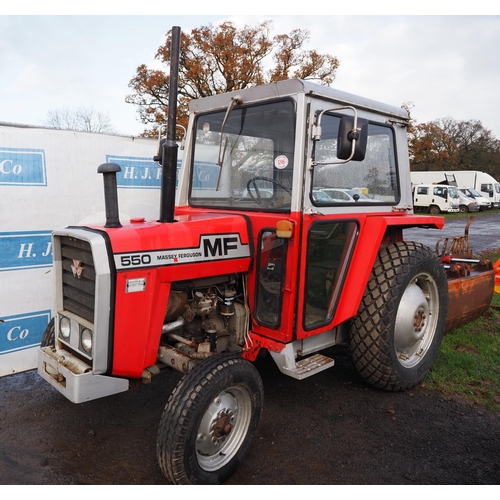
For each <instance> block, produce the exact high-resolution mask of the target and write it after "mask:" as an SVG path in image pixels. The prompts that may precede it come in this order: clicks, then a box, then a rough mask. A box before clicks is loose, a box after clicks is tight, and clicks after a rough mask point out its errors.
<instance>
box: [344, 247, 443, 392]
mask: <svg viewBox="0 0 500 500" xmlns="http://www.w3.org/2000/svg"><path fill="white" fill-rule="evenodd" d="M447 313H448V284H447V279H446V275H445V272H444V268H443V265H442V264H441V262H440V260H439V259H438V258H437V257H436V256H435V254H434V253H433V252H432V250H431V249H430V248H428V247H427V246H425V245H422V244H420V243H415V242H399V243H395V244H391V245H388V246H387V247H385V248H382V249H381V250H380V251H379V254H378V256H377V259H376V261H375V265H374V268H373V270H372V274H371V276H370V280H369V282H368V285H367V287H366V290H365V293H364V296H363V300H362V302H361V304H360V307H359V310H358V314H357V316H356V317H355V318H354V319H353V321H352V323H351V350H352V353H353V359H354V363H355V365H356V368H357V370H358V372H359V373H360V375H361V376H362V377H363V378H364V379H365V380H366V381H367V382H368V383H370V384H371V385H373V386H375V387H378V388H380V389H385V390H389V391H401V390H405V389H409V388H410V387H413V386H415V385H416V384H418V383H419V382H421V381H422V380H423V378H424V377H425V375H426V374H427V373H428V371H429V370H430V368H431V366H432V364H433V363H434V360H435V358H436V356H437V353H438V350H439V346H440V345H441V340H442V337H443V333H444V329H445V325H446V317H447Z"/></svg>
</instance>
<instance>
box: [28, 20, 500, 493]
mask: <svg viewBox="0 0 500 500" xmlns="http://www.w3.org/2000/svg"><path fill="white" fill-rule="evenodd" d="M172 33H173V37H172V47H173V50H172V52H173V53H174V54H175V53H176V52H177V54H178V50H179V49H178V47H179V37H180V30H179V29H178V28H176V27H175V28H174V29H173V30H172ZM177 71H178V57H177V58H176V57H173V59H172V63H171V77H170V78H171V80H170V81H171V95H170V106H169V122H168V130H167V137H166V140H164V141H162V143H161V148H160V150H159V154H158V155H157V157H156V160H157V161H158V162H159V163H160V164H161V166H162V172H163V175H162V185H161V206H160V215H159V218H158V220H146V219H144V218H134V219H132V220H130V221H126V222H125V221H120V218H119V208H118V197H117V189H116V172H117V171H118V170H119V169H120V167H119V166H118V165H116V164H113V163H109V164H108V163H105V164H102V165H100V166H99V167H98V172H99V173H100V174H102V175H103V182H104V193H105V207H106V222H105V223H104V224H103V225H93V226H85V227H74V226H72V227H68V228H66V229H64V230H57V231H54V233H53V249H54V270H55V273H54V274H55V305H54V319H53V321H52V322H51V324H50V325H49V327H48V328H47V330H46V332H45V335H44V339H43V341H42V346H41V348H40V351H39V366H38V371H39V374H40V375H41V376H42V377H43V378H44V379H45V380H46V381H48V382H49V383H50V384H51V385H52V386H53V387H55V388H56V389H57V390H58V391H59V392H61V393H62V394H63V395H64V396H66V397H67V398H68V399H69V400H70V401H72V402H74V403H82V402H87V401H90V400H94V399H96V398H102V397H105V396H109V395H112V394H116V393H120V392H122V391H127V390H129V388H130V387H131V386H132V385H137V384H138V383H154V377H155V375H156V374H158V373H160V372H161V371H163V370H170V371H172V370H177V371H179V372H182V373H183V376H182V378H181V379H180V381H179V383H178V385H177V386H176V388H175V390H174V391H173V392H172V394H171V395H170V397H169V399H168V402H167V403H166V406H165V409H164V412H163V416H162V418H161V422H160V425H159V431H158V440H157V455H158V461H159V466H160V468H161V470H162V472H163V473H164V475H165V476H166V478H167V480H168V482H170V483H176V484H177V483H189V484H196V483H201V484H214V483H221V482H223V481H224V480H225V479H227V478H228V476H230V475H231V474H232V473H233V472H234V471H235V469H236V468H237V467H238V466H239V465H240V464H241V462H242V461H243V459H244V457H245V455H246V454H247V452H248V451H249V448H250V446H251V443H252V438H253V437H254V435H255V433H256V430H257V427H258V424H259V418H260V414H261V409H262V406H263V386H262V382H261V378H260V376H259V373H258V371H257V369H256V368H255V366H254V364H253V363H252V362H253V361H255V360H256V358H257V356H259V354H261V353H269V354H270V355H271V356H272V359H273V360H274V361H275V362H276V364H277V366H278V368H279V369H280V371H281V372H282V373H283V374H285V375H288V376H290V377H293V378H295V379H297V382H296V383H297V384H300V383H301V382H300V381H301V380H302V379H304V378H306V377H310V376H312V375H314V374H316V373H318V372H321V371H322V370H325V369H328V368H329V367H331V366H333V365H334V359H332V358H331V357H330V356H328V354H329V353H330V352H331V351H332V349H329V350H327V351H326V354H325V350H326V349H327V348H330V347H331V346H334V345H337V344H347V345H349V346H350V350H351V352H352V357H353V360H354V364H355V366H356V368H357V370H358V371H359V373H360V375H361V376H362V377H363V378H364V379H365V380H366V382H368V383H369V384H372V385H373V386H375V387H377V388H380V389H385V390H390V391H401V390H405V389H408V388H410V387H413V386H415V385H416V384H418V383H419V382H420V381H422V379H423V378H424V377H425V375H426V374H427V373H428V371H429V370H430V368H431V366H432V364H433V361H434V359H435V357H436V354H437V352H438V349H439V346H440V342H441V339H442V336H443V334H444V332H445V331H446V330H447V329H449V328H451V327H456V326H458V325H460V324H462V323H463V322H465V321H469V320H471V319H474V318H475V317H477V316H479V315H480V314H481V313H482V312H483V311H484V310H485V309H486V308H487V307H488V306H489V303H490V300H491V296H492V293H493V286H494V285H493V283H494V274H493V271H492V266H491V263H484V262H480V263H479V264H477V265H474V264H470V263H467V262H466V263H460V262H459V260H458V259H456V258H454V257H453V256H452V255H451V256H450V255H448V256H446V259H442V258H440V257H439V256H438V255H437V254H436V252H434V251H433V250H431V249H430V248H428V247H426V246H424V245H422V244H420V243H417V242H413V241H406V240H405V239H404V230H405V229H406V228H414V227H422V228H442V227H443V225H444V219H443V218H441V217H437V216H429V215H415V214H414V213H413V207H412V193H411V181H410V168H409V161H408V150H407V134H406V129H407V125H408V115H407V113H406V111H405V110H403V109H401V108H398V107H393V106H388V105H386V104H381V103H379V102H375V101H372V100H369V99H365V98H362V97H357V96H354V95H351V94H347V93H345V92H339V91H337V90H334V89H332V88H329V87H324V86H321V85H318V84H314V83H310V82H307V81H302V80H286V81H280V82H276V83H272V84H268V85H262V86H258V87H253V88H247V89H244V90H241V91H238V92H231V93H228V94H221V95H214V96H212V97H207V98H204V99H200V100H196V101H192V102H191V103H190V106H189V109H190V117H189V126H188V128H187V132H186V136H185V149H184V153H183V160H182V167H181V170H180V174H179V176H178V179H177V181H178V185H177V188H176V165H177V147H178V146H177V142H176V140H175V139H176V136H175V133H176V123H175V108H176V106H175V103H176V99H177V93H176V87H177V81H178V80H177V78H178V77H177V76H176V75H177ZM443 260H448V262H445V263H443ZM469 260H470V259H469ZM449 269H451V270H452V271H453V272H454V273H455V274H454V275H453V276H452V277H448V276H447V271H448V270H449ZM457 269H458V270H457ZM452 274H453V273H452ZM449 290H452V292H450V291H449ZM451 293H452V294H453V301H454V307H453V308H452V307H450V308H449V307H448V302H449V296H450V294H451ZM450 302H451V299H450ZM450 305H451V304H450ZM449 311H453V314H452V315H450V313H449Z"/></svg>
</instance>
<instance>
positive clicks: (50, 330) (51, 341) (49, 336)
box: [40, 318, 56, 347]
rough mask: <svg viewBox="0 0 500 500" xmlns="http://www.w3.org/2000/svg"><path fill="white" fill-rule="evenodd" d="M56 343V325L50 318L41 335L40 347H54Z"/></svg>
mask: <svg viewBox="0 0 500 500" xmlns="http://www.w3.org/2000/svg"><path fill="white" fill-rule="evenodd" d="M55 344H56V327H55V323H54V318H52V319H51V320H50V322H49V324H48V325H47V328H45V331H44V332H43V335H42V341H41V343H40V347H54V346H55Z"/></svg>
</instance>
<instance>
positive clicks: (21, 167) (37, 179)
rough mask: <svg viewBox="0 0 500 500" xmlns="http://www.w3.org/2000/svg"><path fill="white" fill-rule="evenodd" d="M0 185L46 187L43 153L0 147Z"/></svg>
mask: <svg viewBox="0 0 500 500" xmlns="http://www.w3.org/2000/svg"><path fill="white" fill-rule="evenodd" d="M0 185H9V186H12V185H14V186H46V185H47V177H46V171H45V151H44V150H43V149H17V148H1V147H0Z"/></svg>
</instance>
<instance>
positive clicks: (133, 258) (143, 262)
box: [120, 253, 151, 267]
mask: <svg viewBox="0 0 500 500" xmlns="http://www.w3.org/2000/svg"><path fill="white" fill-rule="evenodd" d="M120 264H121V267H138V266H148V265H149V264H151V255H149V254H148V253H144V254H135V255H121V256H120Z"/></svg>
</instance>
